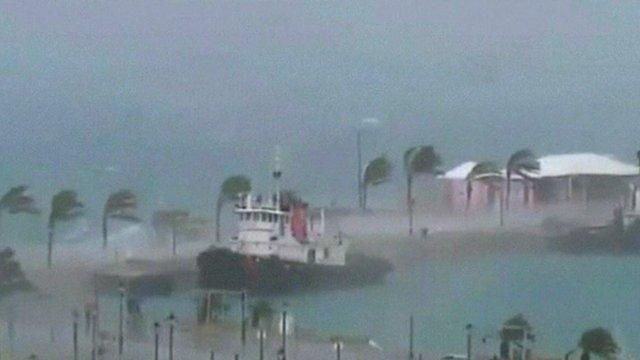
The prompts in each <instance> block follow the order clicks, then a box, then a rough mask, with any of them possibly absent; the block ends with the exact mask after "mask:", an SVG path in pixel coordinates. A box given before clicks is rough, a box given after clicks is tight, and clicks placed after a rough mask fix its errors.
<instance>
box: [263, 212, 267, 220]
mask: <svg viewBox="0 0 640 360" xmlns="http://www.w3.org/2000/svg"><path fill="white" fill-rule="evenodd" d="M262 221H264V222H266V221H267V214H265V213H262Z"/></svg>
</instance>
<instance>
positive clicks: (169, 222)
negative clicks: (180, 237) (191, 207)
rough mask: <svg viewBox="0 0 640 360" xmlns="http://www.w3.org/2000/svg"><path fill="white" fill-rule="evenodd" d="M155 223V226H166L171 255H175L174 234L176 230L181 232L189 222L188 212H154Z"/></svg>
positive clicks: (175, 210) (177, 210)
mask: <svg viewBox="0 0 640 360" xmlns="http://www.w3.org/2000/svg"><path fill="white" fill-rule="evenodd" d="M154 217H155V221H156V222H157V225H166V226H168V227H169V228H170V229H171V248H172V253H173V255H175V254H176V247H177V243H176V233H177V230H182V229H184V227H185V226H186V225H187V222H188V221H189V212H188V211H186V210H179V209H173V210H164V211H161V212H156V214H155V216H154Z"/></svg>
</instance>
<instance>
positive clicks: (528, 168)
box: [506, 149, 540, 209]
mask: <svg viewBox="0 0 640 360" xmlns="http://www.w3.org/2000/svg"><path fill="white" fill-rule="evenodd" d="M539 170H540V162H539V161H538V160H537V159H536V156H535V154H534V153H533V151H531V150H529V149H522V150H518V151H516V152H515V153H513V154H512V155H511V156H510V157H509V160H508V161H507V199H506V201H507V203H506V205H507V209H508V208H509V199H510V196H511V176H512V175H513V174H517V175H520V176H521V177H522V178H523V181H524V180H525V179H529V178H530V177H529V175H528V173H532V172H536V171H539ZM525 186H526V182H525ZM528 200H529V192H528V188H525V195H524V201H525V203H527V202H528Z"/></svg>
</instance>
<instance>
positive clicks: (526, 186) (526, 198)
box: [522, 179, 529, 208]
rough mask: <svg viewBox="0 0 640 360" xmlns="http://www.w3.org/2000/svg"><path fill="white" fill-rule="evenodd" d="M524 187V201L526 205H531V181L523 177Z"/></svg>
mask: <svg viewBox="0 0 640 360" xmlns="http://www.w3.org/2000/svg"><path fill="white" fill-rule="evenodd" d="M522 189H523V191H524V196H523V197H522V198H523V201H524V207H525V208H526V207H527V206H528V205H529V182H528V181H527V180H526V179H522Z"/></svg>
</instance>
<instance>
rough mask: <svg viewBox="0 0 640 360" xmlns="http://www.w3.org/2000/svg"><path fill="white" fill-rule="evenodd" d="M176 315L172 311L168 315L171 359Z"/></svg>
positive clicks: (170, 356) (171, 358)
mask: <svg viewBox="0 0 640 360" xmlns="http://www.w3.org/2000/svg"><path fill="white" fill-rule="evenodd" d="M175 321H176V316H175V315H173V313H170V314H169V316H168V317H167V322H168V323H169V360H173V331H174V326H175Z"/></svg>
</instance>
